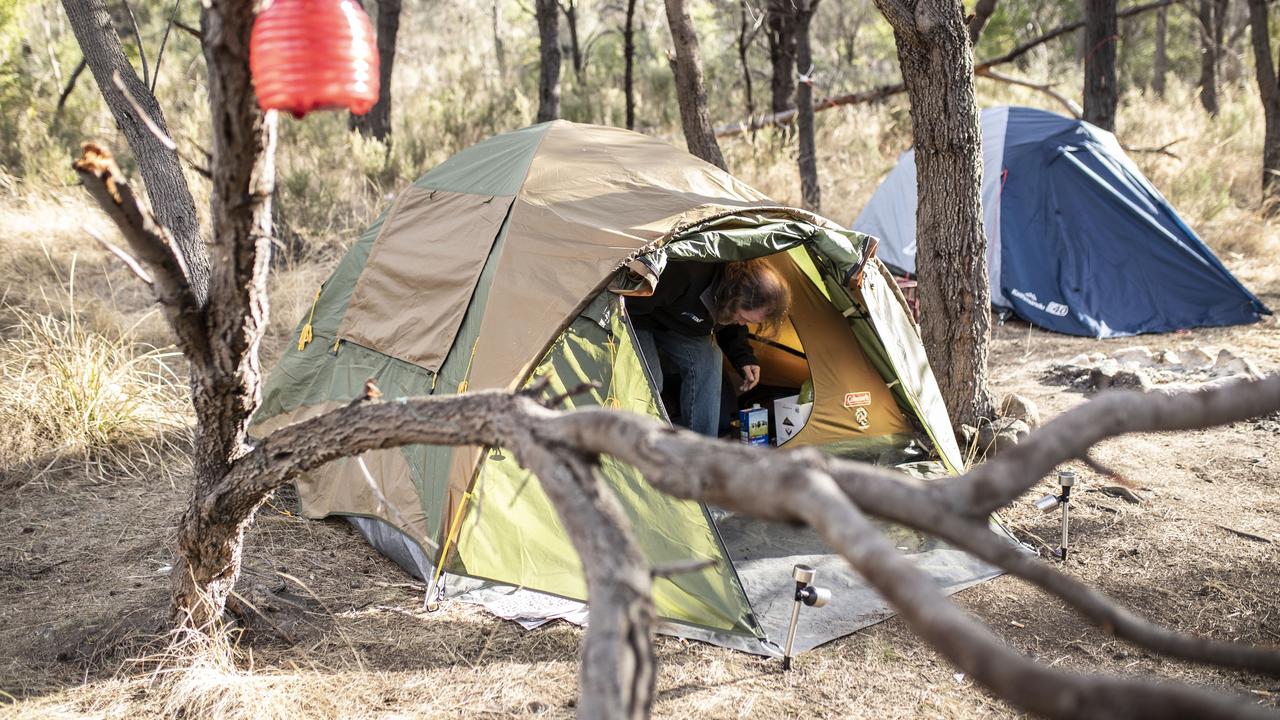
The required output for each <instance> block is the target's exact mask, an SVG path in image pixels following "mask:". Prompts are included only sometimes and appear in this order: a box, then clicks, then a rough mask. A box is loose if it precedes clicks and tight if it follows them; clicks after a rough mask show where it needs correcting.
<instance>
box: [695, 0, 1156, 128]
mask: <svg viewBox="0 0 1280 720" xmlns="http://www.w3.org/2000/svg"><path fill="white" fill-rule="evenodd" d="M1180 1H1181V0H1157V1H1156V2H1151V3H1146V4H1144V5H1136V6H1134V7H1131V8H1127V9H1125V10H1120V11H1118V12H1117V13H1116V17H1122V18H1123V17H1132V16H1134V15H1139V14H1141V13H1145V12H1149V11H1151V10H1156V9H1158V8H1162V7H1167V6H1169V5H1173V4H1176V3H1178V2H1180ZM877 6H878V7H881V11H882V12H883V13H884V14H885V16H886V17H889V16H890V14H891V13H893V14H894V15H893V16H894V17H900V18H901V19H902V22H914V20H912V19H911V13H910V11H909V10H907V9H906V7H905V6H904V5H903V4H902V3H901V1H900V0H886V1H885V2H877ZM910 27H912V28H913V27H914V26H913V25H912V26H910ZM1082 27H1084V21H1083V20H1081V21H1077V22H1073V23H1067V24H1065V25H1061V26H1059V27H1057V28H1054V29H1053V30H1050V31H1049V32H1047V33H1045V34H1043V35H1041V36H1039V37H1036V38H1033V39H1031V40H1028V41H1026V42H1024V43H1022V44H1021V45H1019V46H1017V47H1015V48H1014V49H1012V50H1010V51H1009V52H1007V53H1005V54H1004V55H1000V56H997V57H994V58H991V59H990V60H984V61H982V62H980V63H976V64H975V65H974V67H973V72H974V74H975V75H985V76H986V77H990V78H992V79H1001V78H997V77H995V76H994V75H992V74H990V72H989V71H990V69H991V68H993V67H995V66H997V65H1004V64H1005V63H1010V62H1013V61H1014V60H1017V59H1018V58H1020V57H1022V56H1023V55H1025V54H1027V53H1028V52H1030V51H1031V50H1033V49H1035V48H1037V47H1039V46H1040V45H1043V44H1045V43H1047V42H1049V41H1050V40H1054V39H1056V38H1058V37H1061V36H1063V35H1066V34H1067V33H1069V32H1072V31H1074V30H1079V29H1080V28H1082ZM894 30H895V32H896V31H897V30H898V25H897V24H894ZM911 32H914V30H911ZM1032 87H1035V89H1037V90H1040V89H1041V88H1040V87H1037V86H1032ZM906 91H907V87H906V86H905V85H903V84H902V83H896V84H892V85H882V86H880V87H877V88H872V89H870V90H863V91H861V92H856V93H849V94H848V95H838V96H836V97H830V98H826V99H824V100H820V101H818V102H815V103H814V105H813V110H814V112H818V111H820V110H829V109H831V108H834V107H840V106H841V105H861V104H864V103H873V102H879V101H881V100H884V99H886V98H889V97H892V96H894V95H898V94H900V93H904V92H906ZM1076 116H1077V117H1079V114H1078V113H1077V115H1076ZM795 119H796V111H795V110H786V111H784V112H778V113H774V114H772V115H765V116H763V117H759V118H754V119H750V120H746V121H742V122H737V123H731V124H727V125H719V126H717V127H716V128H715V135H716V137H727V136H731V135H739V134H741V133H744V132H751V131H755V130H759V129H761V128H765V127H770V126H773V125H790V124H791V123H793V122H795Z"/></svg>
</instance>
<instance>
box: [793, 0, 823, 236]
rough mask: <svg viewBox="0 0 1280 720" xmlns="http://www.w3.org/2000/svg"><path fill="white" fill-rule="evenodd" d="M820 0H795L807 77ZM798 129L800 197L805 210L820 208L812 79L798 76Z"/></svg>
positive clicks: (799, 54)
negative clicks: (811, 27)
mask: <svg viewBox="0 0 1280 720" xmlns="http://www.w3.org/2000/svg"><path fill="white" fill-rule="evenodd" d="M818 2H819V0H795V7H796V62H798V63H799V66H800V67H801V68H803V73H804V75H805V77H806V78H808V77H811V76H812V75H813V50H812V48H811V46H810V43H809V24H810V21H811V20H812V19H813V14H814V12H816V11H817V7H818ZM796 109H797V110H798V111H799V112H798V115H797V117H796V122H797V129H798V130H799V132H800V137H799V138H798V141H799V146H800V147H799V150H800V152H799V158H798V162H799V165H800V197H801V202H802V203H803V204H804V209H805V210H810V211H813V212H815V213H816V212H819V211H820V210H821V209H822V192H821V190H820V188H819V186H818V154H817V148H816V147H815V143H814V137H813V81H812V80H807V79H806V80H801V81H800V83H799V85H798V86H797V87H796Z"/></svg>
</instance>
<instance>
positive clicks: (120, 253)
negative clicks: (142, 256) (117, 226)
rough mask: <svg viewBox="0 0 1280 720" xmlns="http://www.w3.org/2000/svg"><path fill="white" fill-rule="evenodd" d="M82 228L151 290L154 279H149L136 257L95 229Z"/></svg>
mask: <svg viewBox="0 0 1280 720" xmlns="http://www.w3.org/2000/svg"><path fill="white" fill-rule="evenodd" d="M84 230H85V232H87V233H89V237H91V238H93V239H94V240H97V241H98V244H100V245H102V246H103V247H104V248H106V249H107V252H109V253H111V254H112V255H115V256H116V258H117V259H118V260H120V262H122V263H124V266H125V267H127V268H129V270H130V271H131V272H132V273H133V274H134V275H136V276H138V279H139V280H141V281H142V283H143V284H144V285H146V286H147V287H149V288H151V289H152V290H154V289H155V287H154V285H155V281H154V280H152V279H151V274H150V273H148V272H147V271H146V268H144V267H142V264H141V263H139V262H138V260H137V259H136V258H134V257H133V256H132V255H130V254H129V253H128V252H126V251H125V249H124V248H122V247H120V246H119V245H116V244H115V243H113V242H111V241H110V240H107V239H106V238H104V237H102V235H101V234H100V233H99V232H98V231H97V230H94V229H93V228H91V227H86V228H85V229H84Z"/></svg>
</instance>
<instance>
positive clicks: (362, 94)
mask: <svg viewBox="0 0 1280 720" xmlns="http://www.w3.org/2000/svg"><path fill="white" fill-rule="evenodd" d="M249 72H250V73H251V74H252V75H253V86H254V90H255V91H256V92H257V95H258V106H259V107H261V108H262V109H264V110H285V111H287V112H290V113H293V116H294V117H297V118H300V117H302V116H303V115H306V114H307V113H309V112H311V111H312V110H324V109H341V108H346V109H348V110H350V111H351V112H353V113H355V114H356V115H363V114H365V113H367V112H369V108H371V107H373V104H374V103H376V102H377V101H378V48H377V45H376V44H375V42H374V38H373V25H371V24H370V23H369V16H368V15H366V14H365V12H364V8H362V7H360V5H359V4H357V3H356V2H354V0H275V1H274V2H272V3H270V5H268V7H267V8H266V9H264V10H263V11H262V12H260V13H258V17H257V18H256V19H255V20H254V22H253V33H252V34H251V36H250V38H249Z"/></svg>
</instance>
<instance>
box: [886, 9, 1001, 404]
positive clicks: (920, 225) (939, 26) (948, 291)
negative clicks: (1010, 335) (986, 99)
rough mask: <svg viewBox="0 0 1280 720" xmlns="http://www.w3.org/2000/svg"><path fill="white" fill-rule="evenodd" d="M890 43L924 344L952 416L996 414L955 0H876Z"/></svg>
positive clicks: (967, 56)
mask: <svg viewBox="0 0 1280 720" xmlns="http://www.w3.org/2000/svg"><path fill="white" fill-rule="evenodd" d="M876 6H877V7H879V8H880V11H881V12H882V13H884V15H885V17H886V18H888V20H889V24H890V25H891V26H892V27H893V29H894V38H895V40H896V42H897V46H898V62H899V65H900V66H901V69H902V79H903V82H904V83H905V84H906V87H907V95H908V97H909V98H910V100H911V123H912V138H913V139H914V141H915V148H916V153H915V156H916V178H917V180H916V182H917V188H916V192H917V197H918V204H917V209H916V242H917V246H918V250H917V254H916V269H917V272H918V273H919V275H920V316H921V330H922V332H923V339H924V346H925V350H926V352H927V353H928V355H929V363H930V365H932V366H933V371H934V374H935V375H936V376H937V378H938V384H939V385H940V386H941V389H942V396H943V399H944V400H945V401H946V404H947V409H948V410H949V411H950V413H951V419H952V422H953V423H955V424H956V426H957V427H958V426H959V425H961V424H965V425H977V423H978V421H979V420H980V419H981V418H989V417H991V416H992V415H993V414H994V406H993V401H992V397H991V391H990V389H989V387H988V385H987V354H988V345H989V343H990V333H991V294H990V285H989V284H988V279H987V240H986V236H985V235H984V234H983V231H982V207H981V204H980V202H979V188H980V187H981V184H982V146H981V140H982V137H981V133H980V132H979V125H978V108H977V103H976V99H975V94H974V86H973V54H972V53H971V52H970V50H969V48H970V46H969V36H968V34H967V33H966V32H965V27H964V9H963V7H962V6H961V4H960V0H918V2H916V3H915V4H914V8H911V9H907V8H905V7H904V5H903V3H901V2H899V0H876Z"/></svg>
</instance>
